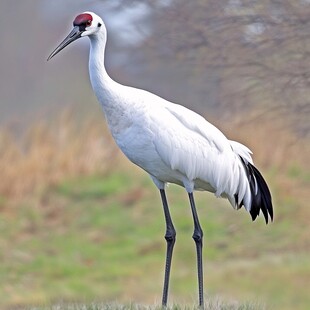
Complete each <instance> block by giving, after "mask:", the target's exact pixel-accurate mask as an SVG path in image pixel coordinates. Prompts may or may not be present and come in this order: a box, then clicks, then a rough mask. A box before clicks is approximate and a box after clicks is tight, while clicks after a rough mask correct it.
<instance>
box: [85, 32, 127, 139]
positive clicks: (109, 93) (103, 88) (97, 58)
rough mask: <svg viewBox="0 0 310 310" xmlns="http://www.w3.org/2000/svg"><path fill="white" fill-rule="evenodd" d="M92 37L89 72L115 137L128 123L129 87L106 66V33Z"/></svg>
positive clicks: (99, 33)
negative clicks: (117, 80)
mask: <svg viewBox="0 0 310 310" xmlns="http://www.w3.org/2000/svg"><path fill="white" fill-rule="evenodd" d="M89 38H90V43H91V45H90V55H89V74H90V80H91V84H92V87H93V90H94V92H95V94H96V96H97V98H98V101H99V102H100V104H101V106H102V108H103V111H104V113H105V116H106V119H107V122H108V125H109V127H110V130H111V132H112V135H113V136H114V138H116V135H117V133H118V132H119V131H120V130H121V129H122V128H124V127H126V126H127V125H128V123H129V122H130V120H129V119H128V118H127V117H126V115H127V114H128V113H127V112H128V109H130V104H129V100H128V89H129V87H127V86H124V85H121V84H119V83H117V82H115V81H114V80H112V79H111V78H110V76H109V75H108V73H107V71H106V69H105V66H104V52H105V46H106V33H105V31H100V32H98V33H97V34H96V35H93V36H89Z"/></svg>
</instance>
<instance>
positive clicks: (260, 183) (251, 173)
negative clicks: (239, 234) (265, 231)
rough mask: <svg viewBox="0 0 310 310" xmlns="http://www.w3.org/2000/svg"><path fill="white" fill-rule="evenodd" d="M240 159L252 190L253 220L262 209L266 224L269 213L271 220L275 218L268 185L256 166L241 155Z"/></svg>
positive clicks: (251, 210)
mask: <svg viewBox="0 0 310 310" xmlns="http://www.w3.org/2000/svg"><path fill="white" fill-rule="evenodd" d="M240 159H241V162H242V164H243V166H244V169H245V171H246V174H247V177H248V180H249V185H250V190H251V196H252V203H251V209H250V214H251V217H252V220H253V221H254V220H255V219H256V218H257V216H258V215H259V213H260V211H262V213H263V215H264V218H265V221H266V224H268V214H269V217H270V219H271V221H272V220H273V209H272V198H271V194H270V191H269V188H268V185H267V183H266V181H265V180H264V178H263V176H262V175H261V173H260V172H259V171H258V169H257V168H256V167H255V166H253V165H252V164H251V163H249V162H247V161H246V160H245V159H244V158H242V157H241V156H240Z"/></svg>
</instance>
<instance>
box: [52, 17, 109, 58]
mask: <svg viewBox="0 0 310 310" xmlns="http://www.w3.org/2000/svg"><path fill="white" fill-rule="evenodd" d="M102 30H104V31H105V26H104V23H103V21H102V19H101V18H100V17H99V16H98V15H96V14H95V13H93V12H84V13H82V14H80V15H78V16H77V17H76V18H75V19H74V21H73V29H72V31H71V32H70V33H69V34H68V36H67V37H66V38H65V39H64V40H63V41H62V42H61V43H60V44H59V45H58V46H57V47H56V49H55V50H54V51H53V52H52V53H51V54H50V55H49V57H48V59H47V60H50V59H51V58H52V57H54V56H55V55H56V54H58V53H59V52H60V51H61V50H62V49H64V48H65V47H66V46H67V45H69V44H70V43H72V42H73V41H75V40H77V39H79V38H81V37H85V36H94V35H96V34H97V33H98V32H99V31H102Z"/></svg>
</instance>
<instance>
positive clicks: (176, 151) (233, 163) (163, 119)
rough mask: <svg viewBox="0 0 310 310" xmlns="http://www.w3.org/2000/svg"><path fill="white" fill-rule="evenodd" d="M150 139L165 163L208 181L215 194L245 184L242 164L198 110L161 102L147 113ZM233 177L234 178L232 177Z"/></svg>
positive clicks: (242, 187)
mask: <svg viewBox="0 0 310 310" xmlns="http://www.w3.org/2000/svg"><path fill="white" fill-rule="evenodd" d="M150 118H151V123H152V124H153V128H152V129H151V130H152V131H153V136H154V139H153V143H154V145H155V148H156V151H157V152H158V154H159V156H160V157H161V159H162V160H163V161H164V162H165V164H166V165H167V166H168V167H170V168H171V169H172V170H177V171H179V172H181V173H182V174H183V175H184V176H185V177H186V178H187V179H188V180H190V181H194V180H197V181H198V182H197V183H199V182H200V184H202V188H201V189H204V188H203V183H204V182H205V184H209V185H211V187H212V188H213V189H214V192H215V194H216V195H217V196H221V195H222V194H223V193H227V194H231V193H232V195H233V194H234V193H237V192H240V194H241V197H243V196H244V194H245V192H246V189H247V187H248V185H247V182H246V178H242V179H244V181H243V182H241V183H240V182H239V179H241V178H239V177H238V176H239V175H240V174H243V175H244V173H245V172H244V168H243V167H242V164H241V163H240V160H236V157H237V154H236V153H235V152H234V151H233V149H232V146H231V145H230V141H229V140H228V139H227V138H226V137H225V136H224V134H223V133H222V132H221V131H220V130H218V129H217V128H216V127H215V126H213V125H212V124H210V123H209V122H207V121H206V120H205V119H204V118H203V117H202V116H200V115H199V114H197V113H195V112H193V111H191V110H188V109H187V108H185V107H183V106H180V105H177V104H166V105H164V106H161V107H160V109H159V110H158V112H157V113H151V115H150ZM236 180H237V181H236Z"/></svg>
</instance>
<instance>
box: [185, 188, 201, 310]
mask: <svg viewBox="0 0 310 310" xmlns="http://www.w3.org/2000/svg"><path fill="white" fill-rule="evenodd" d="M188 197H189V201H190V204H191V209H192V214H193V219H194V233H193V239H194V241H195V243H196V252H197V269H198V288H199V306H200V307H201V308H203V307H204V300H203V268H202V237H203V232H202V229H201V226H200V223H199V219H198V215H197V211H196V207H195V201H194V195H193V193H188Z"/></svg>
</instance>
